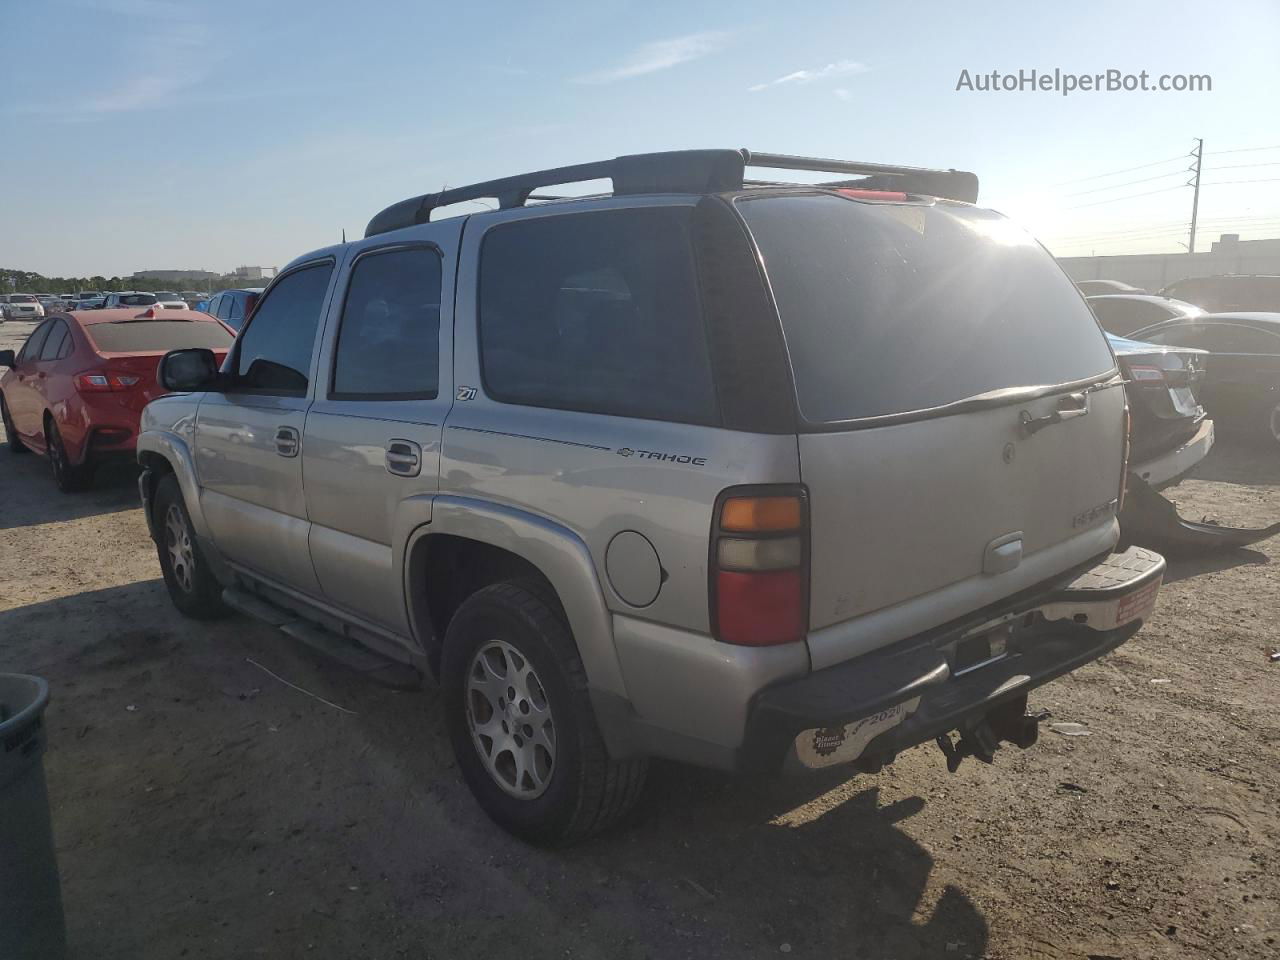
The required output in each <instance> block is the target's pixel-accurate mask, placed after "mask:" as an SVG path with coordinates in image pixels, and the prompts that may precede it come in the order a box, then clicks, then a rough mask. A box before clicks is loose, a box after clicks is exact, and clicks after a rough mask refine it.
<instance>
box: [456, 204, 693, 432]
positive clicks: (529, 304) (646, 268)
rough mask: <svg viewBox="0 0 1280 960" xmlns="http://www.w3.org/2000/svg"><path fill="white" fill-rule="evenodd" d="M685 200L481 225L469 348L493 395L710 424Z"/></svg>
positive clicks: (534, 403) (509, 399) (511, 400)
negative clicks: (474, 348)
mask: <svg viewBox="0 0 1280 960" xmlns="http://www.w3.org/2000/svg"><path fill="white" fill-rule="evenodd" d="M691 213H692V208H691V207H661V208H644V209H630V210H607V211H595V212H590V213H575V214H564V215H555V216H547V217H539V218H537V219H531V220H521V221H517V222H515V223H510V224H503V225H501V226H498V227H495V228H494V229H492V230H491V231H490V232H489V234H488V235H487V236H486V237H485V240H484V246H483V248H482V250H481V256H480V348H481V367H482V371H483V375H484V383H485V389H486V392H487V393H488V394H489V396H491V397H493V398H494V399H495V400H500V401H504V402H506V403H518V404H525V405H529V406H537V407H555V408H559V409H564V410H581V411H586V412H590V413H603V414H611V415H614V416H621V417H640V418H644V419H651V420H674V421H680V422H687V423H712V422H715V421H716V419H717V416H718V415H717V410H716V400H715V390H714V386H713V383H712V376H711V368H710V364H709V362H708V358H707V341H706V331H705V330H704V328H703V323H702V315H701V309H700V307H699V303H698V295H697V282H696V277H695V270H694V261H693V249H692V244H691V240H690V217H691Z"/></svg>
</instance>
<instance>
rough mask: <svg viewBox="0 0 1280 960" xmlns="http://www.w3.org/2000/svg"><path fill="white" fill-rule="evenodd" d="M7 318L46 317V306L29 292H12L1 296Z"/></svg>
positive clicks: (35, 318)
mask: <svg viewBox="0 0 1280 960" xmlns="http://www.w3.org/2000/svg"><path fill="white" fill-rule="evenodd" d="M0 301H2V302H3V306H0V311H3V313H4V318H5V319H6V320H40V319H43V317H44V307H42V306H40V301H39V300H37V299H36V298H35V297H34V296H32V295H31V294H29V293H10V294H8V295H7V296H3V297H0Z"/></svg>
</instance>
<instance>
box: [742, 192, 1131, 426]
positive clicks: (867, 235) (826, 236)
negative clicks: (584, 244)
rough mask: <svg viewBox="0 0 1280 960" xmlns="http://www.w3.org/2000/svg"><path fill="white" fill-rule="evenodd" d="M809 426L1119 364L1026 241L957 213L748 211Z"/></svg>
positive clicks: (772, 204) (749, 205)
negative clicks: (776, 306) (780, 320)
mask: <svg viewBox="0 0 1280 960" xmlns="http://www.w3.org/2000/svg"><path fill="white" fill-rule="evenodd" d="M737 207H738V209H739V210H740V211H741V213H742V216H743V218H744V219H745V220H746V222H747V225H748V226H749V228H750V229H751V232H752V234H753V235H754V237H755V239H756V243H757V244H758V246H759V248H760V253H761V254H762V256H763V260H764V266H765V270H766V272H767V274H768V277H769V283H770V286H771V287H772V289H773V294H774V298H775V299H776V301H777V304H778V311H779V314H780V316H781V319H782V328H783V334H784V336H785V338H786V343H787V350H788V353H789V354H790V358H791V366H792V370H793V371H794V375H795V381H796V393H797V398H798V400H799V405H800V410H801V412H802V413H803V415H804V417H805V419H806V420H808V421H810V422H811V423H831V422H839V421H844V420H853V419H860V418H867V417H877V416H886V415H893V414H905V413H912V412H918V411H924V410H928V409H930V408H934V407H940V406H944V405H946V404H949V403H953V402H956V401H959V400H965V399H969V398H972V397H977V396H981V395H984V394H988V393H991V392H992V391H995V390H1001V389H1005V388H1019V387H1048V386H1057V385H1061V384H1068V383H1075V382H1078V381H1085V380H1087V379H1090V378H1093V377H1097V376H1100V375H1103V374H1105V373H1107V371H1109V370H1111V369H1112V368H1113V367H1114V360H1113V358H1112V355H1111V351H1110V349H1109V348H1108V346H1107V341H1106V339H1105V337H1104V335H1103V333H1102V331H1101V330H1099V329H1098V324H1097V322H1096V321H1095V320H1094V317H1093V315H1092V314H1091V313H1090V311H1089V308H1088V307H1086V306H1085V304H1084V301H1083V300H1082V299H1081V297H1080V295H1079V293H1078V292H1077V291H1076V289H1075V287H1074V285H1073V284H1072V283H1071V281H1070V279H1068V277H1067V276H1066V274H1065V273H1063V271H1062V269H1061V267H1059V266H1058V264H1057V263H1056V262H1055V261H1054V260H1053V258H1052V257H1051V256H1050V255H1049V254H1048V253H1047V252H1046V251H1045V250H1044V249H1043V248H1042V247H1041V246H1040V245H1039V244H1038V243H1036V242H1035V241H1034V240H1033V239H1032V238H1031V237H1030V236H1029V235H1028V234H1026V233H1025V232H1024V231H1023V230H1022V229H1020V228H1019V227H1017V226H1016V225H1014V224H1013V223H1011V222H1010V221H1008V220H1006V219H1005V218H1003V217H1001V216H1000V215H999V214H996V213H993V212H990V211H984V210H979V209H976V208H973V207H968V206H961V205H958V204H949V203H942V202H939V203H936V204H932V205H916V204H884V203H861V202H858V201H855V200H850V199H846V198H844V197H839V196H833V195H831V194H810V195H789V196H773V197H758V198H745V199H740V200H739V201H738V203H737Z"/></svg>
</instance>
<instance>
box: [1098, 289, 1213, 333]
mask: <svg viewBox="0 0 1280 960" xmlns="http://www.w3.org/2000/svg"><path fill="white" fill-rule="evenodd" d="M1085 302H1086V303H1088V304H1089V306H1090V307H1091V308H1092V309H1093V314H1094V316H1096V317H1097V318H1098V323H1100V324H1102V329H1103V330H1105V331H1107V333H1111V334H1115V335H1116V336H1117V337H1127V336H1129V335H1130V334H1132V333H1133V332H1134V331H1135V330H1141V329H1143V328H1145V327H1149V326H1151V325H1152V324H1155V323H1159V322H1160V321H1161V320H1174V319H1177V318H1178V317H1194V316H1198V315H1200V314H1202V313H1204V311H1203V310H1201V309H1200V308H1199V307H1197V306H1196V305H1195V304H1194V303H1187V302H1186V301H1184V300H1171V299H1170V298H1168V297H1157V296H1153V295H1152V294H1149V293H1108V294H1102V295H1100V296H1094V297H1085ZM1139 339H1141V338H1139Z"/></svg>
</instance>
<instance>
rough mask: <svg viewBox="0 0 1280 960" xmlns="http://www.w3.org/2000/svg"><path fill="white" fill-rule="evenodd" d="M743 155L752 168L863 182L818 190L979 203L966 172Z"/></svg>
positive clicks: (974, 182) (836, 183)
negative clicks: (847, 177) (854, 177)
mask: <svg viewBox="0 0 1280 960" xmlns="http://www.w3.org/2000/svg"><path fill="white" fill-rule="evenodd" d="M742 155H743V159H744V160H745V161H746V164H747V166H749V167H768V168H771V169H777V170H806V171H811V172H814V173H846V174H848V173H852V174H857V175H859V176H861V177H862V178H863V179H861V180H840V181H834V182H828V183H821V184H815V186H823V187H859V188H861V189H864V190H900V191H902V192H903V193H915V194H923V195H926V196H932V197H942V198H943V199H946V200H962V201H964V202H965V203H977V202H978V178H977V177H976V176H975V175H974V174H972V173H969V172H968V171H967V170H954V169H952V170H938V169H931V168H929V167H904V166H899V165H897V164H890V163H865V162H863V161H861V160H825V159H822V158H820V157H794V156H790V155H788V154H785V153H755V152H753V151H751V150H743V151H742Z"/></svg>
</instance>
